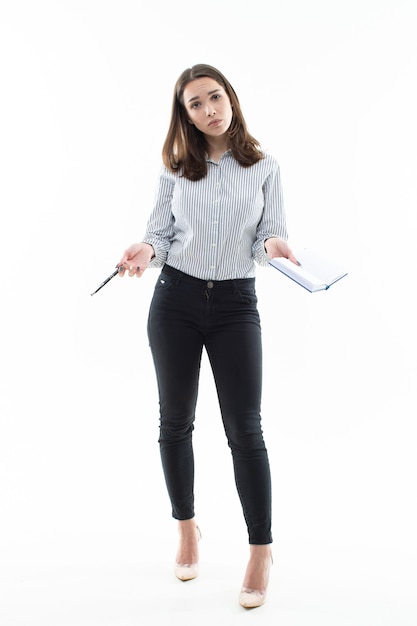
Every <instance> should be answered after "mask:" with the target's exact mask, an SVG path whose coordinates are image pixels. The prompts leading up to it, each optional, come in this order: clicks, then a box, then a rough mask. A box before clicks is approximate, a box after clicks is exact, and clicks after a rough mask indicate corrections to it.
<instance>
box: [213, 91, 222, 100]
mask: <svg viewBox="0 0 417 626" xmlns="http://www.w3.org/2000/svg"><path fill="white" fill-rule="evenodd" d="M211 98H212V100H220V98H221V94H219V93H214V94H213V95H212V96H211Z"/></svg>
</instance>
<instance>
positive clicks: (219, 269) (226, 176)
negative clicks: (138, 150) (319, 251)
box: [143, 150, 287, 280]
mask: <svg viewBox="0 0 417 626" xmlns="http://www.w3.org/2000/svg"><path fill="white" fill-rule="evenodd" d="M207 166H208V173H207V176H206V177H205V178H203V179H202V180H199V181H190V180H187V179H186V178H184V177H182V176H181V175H179V174H174V173H171V172H170V171H169V170H167V169H166V168H165V167H163V168H162V171H161V175H160V178H159V183H158V187H157V190H156V196H155V203H154V208H153V210H152V213H151V215H150V217H149V220H148V224H147V228H146V234H145V237H144V238H143V241H145V242H146V243H149V244H151V245H152V246H153V248H154V250H155V258H154V259H153V261H152V263H151V264H150V267H161V266H162V265H163V264H164V263H165V262H166V263H168V264H169V265H171V266H172V267H175V268H176V269H178V270H181V271H182V272H185V273H186V274H189V275H190V276H195V277H196V278H201V279H203V280H230V279H233V278H251V277H253V276H254V275H255V261H256V262H257V263H259V264H260V265H267V261H268V260H267V256H266V253H265V248H264V241H265V239H268V238H269V237H280V238H281V239H284V240H286V239H287V228H286V222H285V212H284V207H283V199H282V189H281V179H280V171H279V166H278V163H277V161H276V160H275V159H274V158H273V157H272V156H270V155H265V158H264V159H261V160H260V161H258V163H255V164H254V165H252V166H250V167H242V166H241V165H239V163H238V162H237V161H236V160H235V158H234V157H233V155H232V153H231V151H230V150H229V151H227V152H226V153H225V154H224V155H223V156H222V157H221V159H220V161H219V162H218V163H216V162H214V161H212V160H210V159H209V160H208V163H207Z"/></svg>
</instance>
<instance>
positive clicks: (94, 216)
mask: <svg viewBox="0 0 417 626" xmlns="http://www.w3.org/2000/svg"><path fill="white" fill-rule="evenodd" d="M416 28H417V6H416V3H415V2H414V1H412V0H410V1H408V0H360V1H359V0H350V1H349V2H347V1H346V2H342V1H338V0H334V1H331V0H316V1H314V2H312V1H311V2H309V1H308V0H277V1H275V2H272V0H270V1H268V0H257V2H250V3H249V2H247V1H246V0H240V1H238V0H222V2H217V3H216V2H211V3H210V2H206V3H201V2H189V1H187V0H178V1H177V2H170V1H168V0H158V1H155V2H146V3H144V2H139V1H136V2H135V1H133V0H118V1H117V2H116V1H115V0H113V1H111V0H107V1H106V0H104V1H101V2H99V1H98V0H83V1H81V0H74V1H70V0H61V1H60V0H55V1H52V0H50V1H47V0H39V1H37V2H36V1H33V2H30V1H26V2H24V1H19V0H15V1H12V0H9V1H7V0H0V93H1V96H0V124H1V136H0V177H1V184H0V203H1V230H0V255H1V267H2V277H1V302H2V305H1V344H0V345H1V367H2V371H1V397H0V403H1V405H0V411H1V414H0V424H1V432H0V470H1V475H0V490H1V491H0V507H1V515H0V550H1V557H0V581H1V587H2V590H1V595H0V621H1V623H2V624H4V626H14V625H19V626H20V625H22V626H23V625H24V626H32V625H35V624H36V625H38V624H39V625H42V626H49V625H51V626H63V625H71V626H92V625H100V626H103V625H104V624H108V623H109V624H110V623H111V624H115V625H117V626H125V625H131V624H138V623H140V624H143V623H146V624H147V625H149V624H156V623H158V624H159V623H160V622H161V623H162V621H163V620H167V621H169V623H171V624H180V623H181V624H183V623H184V621H185V620H187V619H188V620H192V621H196V622H197V621H198V622H200V623H202V622H204V620H205V619H207V621H208V622H210V623H213V620H216V619H223V618H224V621H223V622H221V623H226V621H227V622H228V623H230V624H235V623H238V622H239V623H240V621H241V620H242V619H249V615H250V616H251V617H250V619H254V620H255V621H258V622H259V621H262V623H264V624H272V623H273V624H276V623H280V624H282V625H283V626H292V625H296V626H300V625H304V624H305V625H309V626H310V625H312V624H314V625H315V624H320V626H323V625H326V624H331V625H332V626H334V625H336V624H337V626H340V625H342V626H343V625H344V624H349V625H350V624H354V625H355V626H361V625H366V626H374V625H375V626H381V625H385V624H390V625H395V626H400V625H404V626H405V625H407V626H411V625H413V626H415V625H416V624H417V600H416V590H417V575H416V567H415V562H416V558H417V542H416V533H415V528H416V527H417V513H416V503H415V479H416V475H417V460H416V452H415V450H416V435H417V427H416V415H417V412H416V401H415V376H416V356H415V355H416V347H417V346H416V331H415V317H416V306H415V297H414V293H413V292H414V282H415V249H414V246H415V241H416V234H417V233H416V225H415V210H416V206H417V189H416V186H417V185H416V180H417V177H416V171H417V170H416V166H417V158H416V145H417V124H416V117H417V116H416V111H417V97H416V75H417V74H416V69H417V68H416V59H417V39H416ZM194 63H210V64H212V65H215V66H217V67H218V68H219V69H220V70H221V71H223V73H224V74H225V75H226V76H227V77H228V78H229V80H230V81H231V83H232V85H233V86H234V87H235V89H236V91H237V93H238V95H239V98H240V101H241V105H242V108H243V112H244V115H245V118H246V121H247V123H248V126H249V130H250V132H251V133H252V134H253V135H254V136H255V137H257V138H258V139H259V140H260V141H261V143H262V144H263V146H264V147H265V148H266V149H267V150H269V151H270V152H271V153H272V154H274V156H276V157H277V159H278V160H279V162H280V165H281V172H282V179H283V188H284V198H285V205H286V210H287V218H288V226H289V230H290V242H291V243H292V245H293V247H294V249H296V248H297V246H302V245H307V246H309V247H312V248H315V249H317V250H318V251H320V252H321V253H324V254H327V255H328V256H329V257H330V258H332V259H333V260H335V261H339V262H341V263H343V264H344V265H345V266H346V267H347V269H348V271H349V275H348V277H346V278H344V279H343V280H342V281H341V282H340V283H338V284H336V285H335V286H333V287H332V288H331V289H330V290H329V291H327V292H323V293H318V294H309V293H308V292H306V291H304V290H303V289H301V288H300V287H298V286H297V285H295V283H292V282H291V281H289V280H287V279H285V278H284V277H283V276H281V275H280V274H279V273H278V272H275V270H272V269H269V270H268V269H259V270H258V281H257V284H258V296H259V307H260V311H261V315H262V321H263V333H264V361H265V376H264V378H265V380H264V399H263V407H262V408H263V418H264V431H265V437H266V441H267V446H268V450H269V454H270V459H271V465H272V471H273V486H274V496H273V497H274V499H273V504H274V538H275V542H274V556H275V562H274V567H273V572H272V579H271V585H270V587H271V590H270V597H269V601H268V603H267V604H266V605H265V607H263V608H262V609H259V610H258V611H255V612H252V613H249V614H248V613H247V612H245V611H244V610H243V609H240V607H239V606H238V604H237V593H238V590H239V586H240V584H241V579H242V578H243V573H244V567H245V565H246V559H247V546H246V529H245V527H244V523H243V518H242V515H241V511H240V505H239V502H238V499H237V496H236V493H235V488H234V482H233V475H232V464H231V457H230V453H229V450H228V448H227V445H226V440H225V437H224V434H223V431H222V428H221V424H220V416H219V411H218V407H217V402H216V396H215V389H214V386H213V383H212V379H211V373H210V371H209V368H208V364H207V362H206V360H204V362H203V370H202V376H201V390H200V398H199V405H198V415H197V425H196V431H195V451H196V464H197V465H196V472H197V475H196V504H197V512H198V521H199V523H200V526H201V527H202V531H203V541H202V543H201V553H202V555H201V561H202V564H201V569H202V573H201V576H200V578H199V579H197V581H193V582H192V583H187V584H185V585H184V584H181V583H179V581H177V580H176V579H175V578H174V576H173V573H172V562H173V560H174V556H175V544H176V527H175V523H174V521H172V520H171V518H170V507H169V503H168V498H167V495H166V493H165V485H164V482H163V476H162V472H161V469H160V463H159V451H158V446H157V436H158V405H157V395H156V387H155V382H154V374H153V369H152V363H151V359H150V354H149V350H148V345H147V337H146V318H147V310H148V304H149V301H150V297H151V294H152V290H153V285H154V282H155V280H156V277H157V271H149V272H148V273H146V274H145V275H144V277H143V278H142V279H141V280H140V281H138V280H137V279H128V278H125V279H123V280H120V279H118V278H116V279H114V280H113V281H112V282H111V283H110V284H109V285H107V286H106V287H105V288H104V289H103V290H102V291H100V292H99V293H98V294H97V295H95V296H94V297H93V298H92V297H91V296H90V293H91V292H92V291H93V290H94V289H95V288H96V287H97V286H98V284H99V283H100V282H101V281H102V280H103V279H104V278H105V277H106V276H107V275H108V274H110V273H111V272H112V271H113V268H114V266H115V264H116V263H117V262H118V260H119V258H120V256H121V254H122V252H123V250H124V249H125V248H126V247H127V246H128V245H129V244H130V243H132V242H134V241H137V240H140V238H141V236H142V234H143V232H144V227H145V224H146V219H147V216H148V214H149V211H150V209H151V207H152V201H153V196H154V189H155V183H156V179H157V175H158V172H159V167H160V162H161V157H160V154H161V147H162V142H163V139H164V137H165V133H166V130H167V126H168V121H169V115H170V108H171V97H172V91H173V86H174V83H175V81H176V79H177V77H178V75H179V74H180V73H181V72H182V70H183V69H184V68H185V67H188V66H190V65H192V64H194ZM277 620H279V621H277Z"/></svg>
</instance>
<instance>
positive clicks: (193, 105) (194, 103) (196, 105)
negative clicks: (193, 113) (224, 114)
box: [191, 102, 200, 109]
mask: <svg viewBox="0 0 417 626" xmlns="http://www.w3.org/2000/svg"><path fill="white" fill-rule="evenodd" d="M199 106H200V103H199V102H193V103H192V105H191V109H196V108H197V107H199Z"/></svg>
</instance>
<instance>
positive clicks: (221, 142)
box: [207, 137, 229, 160]
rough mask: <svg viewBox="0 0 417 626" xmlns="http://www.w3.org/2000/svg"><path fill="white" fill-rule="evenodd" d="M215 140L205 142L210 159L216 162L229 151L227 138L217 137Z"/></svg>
mask: <svg viewBox="0 0 417 626" xmlns="http://www.w3.org/2000/svg"><path fill="white" fill-rule="evenodd" d="M216 139H217V138H213V137H211V138H210V140H208V141H207V153H208V155H209V157H210V158H211V159H214V160H218V159H220V157H221V156H222V154H224V153H225V152H226V150H228V149H229V141H228V139H227V138H223V137H219V138H218V140H216Z"/></svg>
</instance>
